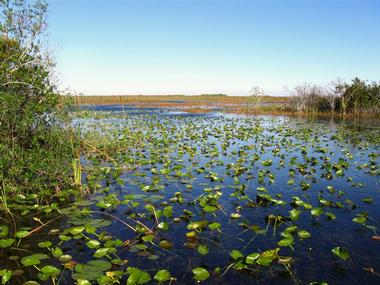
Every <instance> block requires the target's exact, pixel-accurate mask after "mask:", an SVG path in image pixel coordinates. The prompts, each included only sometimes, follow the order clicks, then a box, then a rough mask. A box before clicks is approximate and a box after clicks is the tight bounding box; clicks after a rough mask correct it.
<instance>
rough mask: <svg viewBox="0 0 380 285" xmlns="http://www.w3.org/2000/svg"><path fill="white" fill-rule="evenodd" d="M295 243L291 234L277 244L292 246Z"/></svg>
mask: <svg viewBox="0 0 380 285" xmlns="http://www.w3.org/2000/svg"><path fill="white" fill-rule="evenodd" d="M293 243H294V239H293V238H292V237H291V236H290V237H287V238H284V239H282V240H280V241H279V242H278V243H277V244H278V245H279V246H290V245H292V244H293Z"/></svg>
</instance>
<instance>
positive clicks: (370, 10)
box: [48, 0, 380, 95]
mask: <svg viewBox="0 0 380 285" xmlns="http://www.w3.org/2000/svg"><path fill="white" fill-rule="evenodd" d="M48 2H49V4H50V8H49V9H50V11H49V24H50V27H49V44H50V46H51V47H52V49H53V52H54V55H55V58H56V61H57V72H58V75H59V78H60V88H61V89H66V88H69V89H70V90H73V91H75V92H77V93H83V94H88V95H91V94H94V95H114V94H147V95H148V94H149V95H153V94H189V95H190V94H201V93H202V94H204V93H224V94H228V95H247V94H249V90H250V88H251V87H253V86H260V87H261V88H263V89H264V90H265V93H266V94H269V95H285V94H286V93H287V92H289V90H291V89H292V88H294V86H295V85H296V84H298V83H301V82H314V83H317V84H325V83H327V82H329V81H331V80H334V79H336V78H337V77H341V78H343V79H345V80H350V79H352V78H353V77H355V76H359V77H360V78H362V79H367V80H370V81H372V80H376V81H379V80H380V16H379V15H380V1H379V0H261V1H256V0H133V1H132V0H49V1H48Z"/></svg>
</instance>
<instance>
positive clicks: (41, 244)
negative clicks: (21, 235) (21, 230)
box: [38, 240, 52, 248]
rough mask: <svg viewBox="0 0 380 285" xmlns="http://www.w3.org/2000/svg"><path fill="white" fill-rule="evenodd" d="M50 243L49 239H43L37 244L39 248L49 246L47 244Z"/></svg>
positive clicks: (49, 244)
mask: <svg viewBox="0 0 380 285" xmlns="http://www.w3.org/2000/svg"><path fill="white" fill-rule="evenodd" d="M51 245H52V242H51V241H48V240H47V241H43V242H40V243H39V244H38V246H39V247H40V248H46V247H49V246H51Z"/></svg>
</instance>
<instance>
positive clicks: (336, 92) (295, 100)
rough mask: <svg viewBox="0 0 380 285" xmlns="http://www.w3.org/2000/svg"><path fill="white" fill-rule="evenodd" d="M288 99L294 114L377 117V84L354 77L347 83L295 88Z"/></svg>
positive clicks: (379, 100) (379, 96) (379, 87)
mask: <svg viewBox="0 0 380 285" xmlns="http://www.w3.org/2000/svg"><path fill="white" fill-rule="evenodd" d="M291 95H292V96H291V99H290V107H291V108H292V109H293V110H294V111H297V112H306V113H309V112H311V113H312V112H332V113H342V114H348V113H352V114H361V113H380V82H368V81H365V80H361V79H359V78H358V77H355V78H354V79H352V80H351V81H350V82H344V81H343V80H342V79H337V80H335V81H332V82H330V83H329V84H328V85H327V86H319V85H317V84H312V83H302V84H298V85H297V86H296V87H295V88H294V89H293V90H292V92H291Z"/></svg>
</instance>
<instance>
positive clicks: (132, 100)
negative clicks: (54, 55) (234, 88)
mask: <svg viewBox="0 0 380 285" xmlns="http://www.w3.org/2000/svg"><path fill="white" fill-rule="evenodd" d="M337 82H338V83H337ZM379 86H380V85H379V84H377V83H372V84H368V83H366V82H365V81H362V80H360V79H358V78H355V79H353V80H352V82H351V83H350V84H347V83H342V81H341V80H337V81H335V82H332V83H330V87H328V88H322V87H318V86H316V85H313V84H309V83H302V84H299V85H298V86H296V87H295V88H294V90H293V91H292V94H291V95H290V96H270V95H261V94H252V95H249V96H228V95H225V94H200V95H79V96H75V98H73V97H72V96H70V97H71V98H72V100H73V101H74V102H75V104H76V105H77V106H79V105H100V106H106V105H129V106H132V107H136V108H142V109H144V108H168V109H180V110H182V111H184V112H188V113H200V114H201V113H210V112H215V111H218V112H225V113H232V114H241V115H265V114H268V115H287V116H318V117H331V116H334V117H335V116H342V117H345V118H354V117H363V118H379V117H380V87H379ZM65 97H66V96H65Z"/></svg>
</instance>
